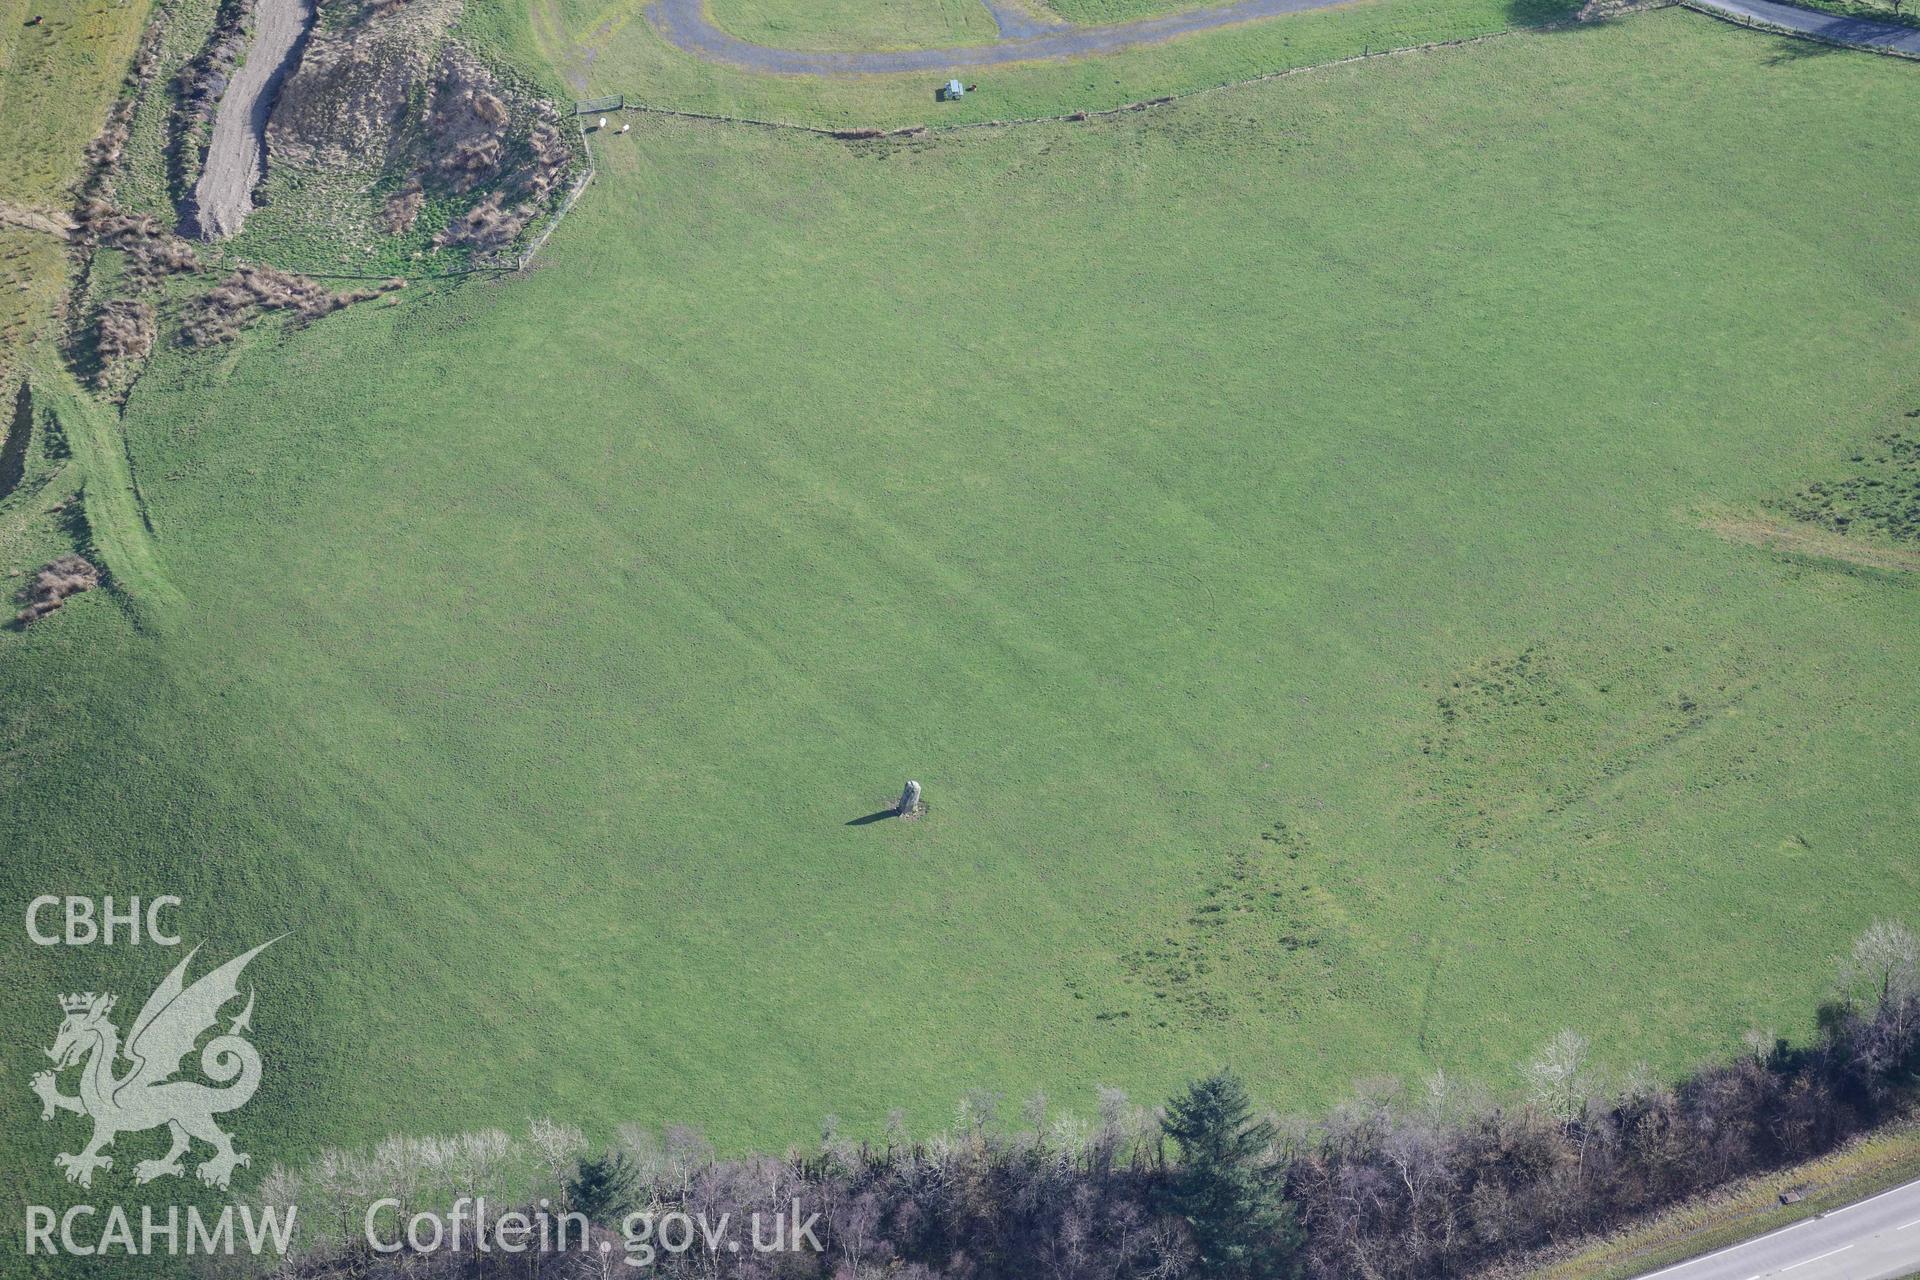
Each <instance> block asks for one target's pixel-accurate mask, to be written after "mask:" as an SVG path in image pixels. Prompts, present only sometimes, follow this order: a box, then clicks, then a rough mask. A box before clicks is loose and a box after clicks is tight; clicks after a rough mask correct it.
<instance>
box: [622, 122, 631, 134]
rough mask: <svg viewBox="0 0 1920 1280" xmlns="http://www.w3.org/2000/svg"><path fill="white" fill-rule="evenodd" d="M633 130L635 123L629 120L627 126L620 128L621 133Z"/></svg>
mask: <svg viewBox="0 0 1920 1280" xmlns="http://www.w3.org/2000/svg"><path fill="white" fill-rule="evenodd" d="M631 128H633V121H631V120H629V121H627V122H626V123H625V124H623V125H621V126H620V132H622V133H625V132H626V131H627V130H629V129H631Z"/></svg>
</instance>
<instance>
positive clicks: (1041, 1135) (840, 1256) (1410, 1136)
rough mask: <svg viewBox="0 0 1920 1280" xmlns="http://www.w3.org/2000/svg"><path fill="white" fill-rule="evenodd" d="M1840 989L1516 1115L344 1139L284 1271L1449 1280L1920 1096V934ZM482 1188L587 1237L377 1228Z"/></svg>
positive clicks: (383, 1277) (983, 1121)
mask: <svg viewBox="0 0 1920 1280" xmlns="http://www.w3.org/2000/svg"><path fill="white" fill-rule="evenodd" d="M1840 978H1841V994H1840V996H1839V998H1837V999H1836V1000H1834V1001H1832V1002H1831V1003H1829V1004H1828V1005H1826V1006H1824V1007H1823V1008H1822V1010H1821V1011H1820V1033H1819V1036H1818V1038H1817V1039H1816V1040H1815V1041H1814V1042H1813V1043H1811V1044H1808V1045H1803V1046H1794V1045H1791V1044H1789V1043H1788V1042H1786V1041H1784V1040H1780V1039H1777V1038H1775V1037H1774V1036H1772V1035H1770V1034H1761V1033H1754V1034H1751V1035H1749V1037H1748V1039H1747V1050H1746V1052H1744V1053H1743V1054H1742V1055H1741V1056H1740V1057H1739V1058H1737V1059H1736V1060H1734V1061H1732V1062H1726V1063H1721V1064H1718V1065H1714V1066H1711V1067H1708V1068H1705V1069H1702V1070H1700V1071H1698V1072H1696V1073H1694V1074H1693V1075H1691V1076H1689V1077H1688V1078H1686V1079H1684V1080H1682V1081H1681V1082H1679V1083H1678V1084H1662V1083H1658V1082H1654V1081H1652V1080H1650V1079H1630V1080H1628V1081H1627V1082H1625V1083H1624V1084H1620V1085H1616V1086H1613V1087H1603V1086H1602V1084H1601V1082H1600V1080H1599V1077H1598V1076H1597V1074H1596V1073H1595V1071H1594V1069H1593V1067H1592V1066H1591V1063H1590V1060H1589V1054H1588V1047H1587V1045H1586V1042H1585V1041H1584V1040H1582V1039H1581V1038H1580V1037H1578V1036H1576V1035H1573V1034H1572V1033H1562V1034H1561V1035H1559V1036H1556V1037H1554V1039H1553V1041H1552V1042H1550V1043H1549V1045H1548V1046H1547V1047H1546V1049H1545V1050H1544V1051H1543V1052H1542V1053H1541V1054H1540V1056H1539V1057H1538V1058H1537V1059H1535V1060H1534V1061H1533V1062H1530V1063H1528V1064H1527V1065H1526V1066H1525V1067H1524V1068H1523V1075H1524V1077H1525V1079H1526V1080H1527V1085H1528V1093H1527V1097H1526V1100H1525V1101H1524V1102H1523V1103H1522V1104H1520V1105H1514V1106H1504V1105H1499V1104H1497V1103H1493V1102H1490V1101H1488V1100H1486V1099H1485V1098H1484V1097H1482V1096H1479V1095H1478V1094H1477V1093H1476V1092H1475V1091H1474V1090H1471V1089H1469V1088H1464V1087H1462V1086H1460V1085H1458V1084H1456V1083H1454V1082H1451V1081H1449V1080H1448V1079H1446V1078H1445V1077H1444V1076H1440V1075H1436V1076H1434V1077H1432V1078H1431V1079H1429V1080H1428V1081H1426V1082H1424V1083H1423V1084H1422V1085H1421V1086H1419V1087H1416V1088H1409V1087H1406V1086H1403V1085H1401V1084H1398V1083H1381V1084H1374V1085H1369V1086H1366V1087H1363V1088H1362V1089H1361V1090H1360V1091H1359V1094H1360V1096H1359V1097H1358V1098H1357V1099H1356V1100H1354V1101H1352V1102H1349V1103H1347V1104H1345V1105H1342V1106H1341V1107H1338V1108H1336V1109H1335V1110H1334V1111H1332V1112H1331V1113H1330V1114H1328V1115H1327V1116H1325V1117H1322V1118H1320V1119H1318V1120H1315V1121H1312V1122H1293V1123H1284V1122H1281V1121H1279V1120H1277V1119H1276V1118H1274V1117H1272V1116H1267V1115H1261V1114H1259V1113H1257V1112H1256V1110H1255V1108H1254V1106H1253V1104H1252V1103H1251V1102H1250V1101H1249V1099H1248V1097H1247V1094H1246V1091H1245V1089H1244V1088H1243V1087H1242V1086H1241V1084H1240V1082H1239V1081H1238V1080H1236V1079H1235V1078H1234V1077H1233V1076H1232V1075H1231V1074H1230V1073H1224V1072H1223V1073H1221V1074H1219V1075H1216V1076H1212V1077H1209V1078H1208V1079H1205V1080H1201V1081H1197V1082H1195V1083H1194V1084H1192V1085H1190V1086H1189V1087H1188V1088H1187V1089H1186V1090H1184V1091H1183V1092H1182V1093H1181V1094H1180V1095H1178V1096H1177V1097H1175V1098H1174V1099H1172V1100H1171V1101H1170V1102H1169V1103H1168V1104H1167V1105H1166V1106H1164V1107H1162V1108H1157V1109H1154V1110H1151V1111H1149V1110H1147V1109H1144V1108H1140V1107H1135V1106H1133V1105H1131V1104H1130V1103H1129V1102H1128V1101H1127V1099H1126V1097H1125V1096H1124V1095H1123V1094H1121V1093H1119V1092H1118V1091H1115V1090H1102V1091H1101V1093H1100V1100H1099V1114H1098V1117H1097V1118H1096V1119H1095V1120H1094V1121H1092V1122H1082V1121H1078V1120H1076V1119H1074V1118H1072V1117H1068V1116H1060V1115H1057V1114H1055V1113H1054V1112H1053V1111H1052V1110H1051V1109H1050V1108H1049V1107H1048V1105H1047V1102H1046V1100H1045V1099H1044V1098H1036V1099H1033V1100H1031V1101H1030V1102H1028V1103H1027V1104H1026V1106H1025V1107H1024V1109H1023V1111H1022V1113H1021V1115H1020V1116H1019V1118H1018V1119H1017V1120H1012V1121H1008V1122H1003V1121H1002V1119H1001V1117H1000V1115H999V1100H998V1099H997V1098H995V1097H993V1096H990V1095H984V1094H973V1095H970V1096H969V1097H968V1098H967V1099H965V1100H964V1101H963V1102H962V1103H961V1105H960V1108H959V1114H958V1116H957V1118H956V1121H955V1123H954V1125H953V1127H952V1129H951V1130H950V1131H949V1132H947V1133H945V1134H941V1135H939V1136H937V1137H935V1138H932V1139H930V1140H924V1141H914V1140H910V1139H909V1138H908V1137H907V1136H906V1134H905V1133H904V1131H903V1127H902V1126H901V1124H900V1122H899V1120H898V1118H897V1117H896V1118H895V1120H894V1121H893V1122H892V1123H891V1124H890V1125H889V1127H888V1133H887V1136H886V1137H885V1139H884V1140H883V1141H881V1142H878V1143H856V1142H853V1141H850V1140H848V1139H846V1138H845V1137H843V1136H842V1135H841V1134H840V1133H839V1132H838V1128H837V1126H836V1125H835V1124H833V1123H832V1122H831V1121H829V1123H828V1124H827V1126H826V1129H825V1132H824V1134H823V1138H822V1142H821V1144H820V1147H819V1149H818V1150H817V1151H813V1152H810V1153H798V1152H790V1153H789V1154H788V1155H786V1156H785V1157H780V1158H776V1157H771V1156H747V1157H742V1158H737V1159H719V1158H717V1157H716V1156H715V1154H714V1152H713V1150H712V1148H711V1147H709V1146H708V1145H707V1144H706V1143H704V1142H703V1141H702V1140H701V1139H700V1138H699V1137H698V1136H697V1135H696V1134H694V1133H692V1132H691V1131H688V1130H685V1129H669V1130H667V1131H665V1132H664V1133H662V1134H658V1135H655V1134H653V1133H651V1132H648V1131H643V1130H638V1129H623V1130H622V1131H621V1135H620V1143H619V1147H618V1148H617V1149H616V1150H615V1151H613V1152H609V1153H605V1154H599V1153H594V1152H591V1151H589V1150H588V1145H587V1143H586V1140H585V1138H584V1137H583V1136H582V1135H581V1133H580V1132H579V1131H578V1130H575V1129H572V1128H569V1127H566V1126H563V1125H557V1124H553V1123H551V1122H545V1121H540V1122H535V1123H534V1125H533V1126H532V1127H531V1128H530V1130H529V1132H528V1134H527V1136H526V1137H525V1138H524V1139H517V1140H516V1139H511V1138H508V1137H507V1136H506V1135H505V1134H503V1133H498V1132H490V1133H484V1134H470V1135H464V1136H462V1137H459V1138H454V1139H440V1140H434V1139H429V1140H416V1139H398V1138H396V1139H389V1140H388V1141H387V1142H385V1143H383V1144H381V1146H380V1147H378V1148H376V1149H375V1150H374V1151H373V1152H371V1153H367V1154H364V1155H357V1156H356V1155H343V1154H340V1153H331V1154H329V1155H328V1156H327V1157H326V1158H324V1159H323V1160H322V1161H320V1162H319V1163H318V1164H316V1165H315V1166H314V1167H313V1168H311V1169H309V1170H307V1171H306V1172H305V1173H304V1174H302V1175H300V1176H298V1177H295V1176H293V1175H290V1174H288V1173H286V1172H284V1171H280V1170H276V1171H275V1172H274V1174H273V1175H272V1176H271V1177H269V1179H268V1180H267V1183H266V1185H264V1186H263V1188H262V1197H263V1198H264V1199H266V1200H268V1201H269V1202H275V1203H298V1204H299V1205H300V1206H301V1219H302V1223H303V1230H304V1232H305V1235H304V1242H303V1247H302V1249H301V1251H300V1252H299V1253H298V1254H297V1255H295V1256H294V1257H291V1258H289V1259H288V1260H287V1261H286V1263H285V1266H284V1270H285V1271H286V1273H287V1274H289V1275H300V1276H306V1277H315V1278H318V1277H326V1278H329V1280H333V1278H338V1280H345V1278H346V1277H368V1278H370V1280H388V1278H392V1280H398V1278H399V1277H441V1276H448V1277H450V1276H456V1275H457V1276H463V1277H467V1276H471V1277H483V1276H501V1277H510V1276H511V1277H518V1276H527V1277H546V1278H549V1280H569V1278H571V1277H578V1276H593V1277H605V1276H611V1275H632V1274H662V1275H670V1276H711V1277H721V1276H726V1277H741V1278H743V1280H749V1278H751V1280H759V1278H762V1277H764V1278H765V1280H858V1278H859V1277H867V1276H890V1277H899V1278H901V1280H933V1278H935V1277H942V1278H950V1280H987V1278H989V1277H1008V1278H1010V1280H1031V1278H1035V1277H1050V1278H1054V1280H1182V1278H1184V1277H1194V1278H1195V1280H1289V1278H1295V1277H1298V1278H1301V1280H1445V1278H1447V1277H1460V1276H1468V1275H1472V1274H1474V1273H1476V1272H1478V1271H1481V1270H1483V1269H1484V1268H1486V1267H1487V1266H1489V1265H1490V1264H1492V1263H1494V1262H1497V1261H1499V1260H1501V1259H1503V1258H1508V1257H1512V1256H1514V1255H1516V1254H1519V1253H1522V1252H1524V1251H1528V1250H1533V1249H1537V1248H1540V1247H1542V1246H1545V1245H1549V1244H1552V1243H1555V1242H1560V1241H1564V1240H1568V1239H1571V1238H1574V1237H1576V1236H1580V1235H1584V1234H1587V1233H1589V1232H1593V1231H1598V1230H1604V1229H1607V1228H1610V1227H1613V1226H1616V1225H1618V1224H1620V1223H1622V1222H1624V1221H1626V1220H1627V1219H1630V1218H1632V1217H1634V1216H1636V1215H1639V1214H1643V1213H1647V1212H1649V1211H1651V1210H1655V1209H1659V1208H1661V1207H1663V1206H1666V1205H1670V1204H1673V1203H1675V1202H1676V1201H1680V1200H1683V1199H1685V1198H1687V1197H1690V1196H1694V1195H1697V1194H1699V1193H1701V1192H1704V1191H1706V1190H1709V1189H1711V1188H1714V1187H1717V1186H1720V1185H1722V1184H1724V1183H1726V1182H1728V1181H1730V1180H1732V1179H1736V1178H1739V1177H1742V1176H1745V1175H1748V1174H1752V1173H1755V1172H1758V1171H1762V1170H1766V1169H1771V1168H1777V1167H1780V1166H1783V1165H1787V1164H1791V1163H1795V1162H1798V1161H1802V1160H1806V1159H1808V1158H1811V1157H1814V1156H1817V1155H1820V1154H1821V1153H1823V1152H1826V1151H1830V1150H1832V1149H1833V1148H1834V1147H1835V1146H1837V1145H1838V1144H1840V1143H1841V1142H1843V1141H1845V1140H1846V1139H1847V1138H1849V1137H1851V1136H1853V1135H1856V1134H1858V1133H1860V1132H1862V1131H1863V1130H1865V1129H1868V1128H1870V1127H1872V1126H1873V1125H1875V1124H1878V1123H1881V1122H1883V1121H1885V1120H1886V1119H1888V1118H1889V1117H1890V1116H1892V1115H1894V1114H1896V1113H1897V1112H1901V1111H1904V1110H1905V1109H1906V1108H1907V1107H1908V1106H1910V1104H1911V1102H1912V1099H1913V1089H1914V1087H1915V1084H1916V1076H1917V1075H1920V942H1916V940H1915V937H1914V935H1913V933H1912V932H1911V931H1909V930H1908V929H1906V928H1905V927H1903V926H1901V925H1897V924H1876V925H1874V926H1873V927H1872V928H1871V929H1869V930H1868V931H1867V932H1866V933H1865V934H1863V935H1862V936H1861V938H1860V939H1859V941H1858V942H1857V944H1856V945H1855V947H1854V949H1853V952H1852V953H1851V955H1850V956H1849V957H1848V959H1847V961H1846V962H1845V964H1844V965H1843V966H1842V972H1841V975H1840ZM481 1195H485V1196H488V1197H489V1198H490V1199H491V1201H492V1203H493V1204H494V1205H496V1206H500V1207H501V1208H505V1207H507V1206H509V1205H513V1204H518V1205H519V1206H520V1207H521V1208H522V1209H526V1208H528V1207H530V1206H532V1205H535V1204H537V1203H541V1202H543V1201H544V1202H550V1203H551V1206H552V1211H553V1212H556V1213H557V1212H561V1211H563V1210H569V1209H570V1210H573V1211H576V1212H578V1213H580V1214H581V1215H582V1219H583V1220H586V1219H590V1220H591V1221H592V1223H593V1227H592V1231H591V1233H590V1234H589V1236H588V1238H587V1240H586V1242H585V1247H581V1248H576V1249H575V1250H574V1251H572V1252H569V1253H566V1254H561V1255H555V1254H544V1255H543V1254H537V1253H536V1254H522V1255H517V1256H515V1255H503V1254H500V1253H498V1252H495V1253H492V1254H482V1253H478V1252H475V1251H474V1250H473V1249H472V1248H471V1247H470V1246H469V1247H466V1248H463V1249H457V1250H456V1249H448V1248H441V1249H438V1250H435V1251H430V1252H415V1251H412V1250H405V1251H402V1252H400V1253H397V1254H387V1255H376V1254H375V1253H374V1252H373V1250H371V1249H370V1248H369V1247H368V1246H367V1244H366V1242H365V1238H364V1231H363V1228H362V1222H363V1219H364V1213H365V1207H366V1206H367V1205H368V1204H369V1203H371V1202H372V1201H373V1200H375V1199H377V1198H380V1197H391V1198H393V1199H394V1200H397V1201H398V1202H399V1203H400V1205H401V1210H400V1211H399V1213H397V1214H395V1215H393V1216H392V1218H391V1219H390V1221H392V1220H397V1219H398V1218H399V1217H400V1216H402V1215H404V1214H405V1213H408V1212H411V1211H412V1210H413V1209H415V1208H425V1207H430V1206H434V1205H445V1204H447V1203H450V1202H451V1201H453V1200H454V1199H456V1198H458V1197H462V1196H468V1197H475V1196H481ZM633 1213H641V1214H645V1215H648V1216H649V1218H650V1219H653V1220H657V1219H658V1218H659V1217H660V1216H661V1215H662V1214H666V1213H683V1214H686V1215H688V1216H689V1217H693V1218H698V1219H702V1220H704V1221H706V1222H708V1223H713V1222H719V1221H722V1220H723V1218H724V1219H727V1220H731V1221H732V1222H733V1223H735V1224H741V1223H745V1222H746V1221H748V1220H749V1219H750V1218H751V1216H752V1215H753V1214H755V1213H760V1214H762V1215H764V1216H767V1217H771V1216H772V1215H774V1214H776V1213H792V1214H807V1215H815V1214H817V1215H818V1219H817V1225H816V1226H814V1227H813V1229H812V1234H813V1235H814V1236H815V1237H817V1239H818V1241H819V1245H820V1247H819V1249H818V1250H817V1251H816V1250H814V1249H811V1248H808V1249H804V1250H796V1251H788V1252H780V1253H765V1254H762V1253H758V1252H754V1251H752V1250H743V1251H728V1250H724V1249H721V1250H712V1251H709V1250H707V1249H705V1248H700V1247H695V1248H691V1249H689V1250H687V1251H685V1252H681V1253H667V1252H662V1253H660V1254H658V1256H656V1257H655V1258H653V1260H652V1263H651V1265H652V1266H653V1267H654V1268H655V1270H654V1271H653V1272H651V1273H647V1272H636V1271H634V1270H633V1269H630V1268H628V1267H626V1266H624V1265H622V1263H623V1261H624V1258H625V1256H626V1250H627V1246H628V1245H629V1244H630V1243H631V1240H630V1239H629V1237H630V1235H631V1228H630V1227H629V1228H628V1230H627V1231H625V1232H623V1230H622V1219H623V1218H626V1217H627V1215H629V1214H633ZM603 1241H604V1242H605V1243H606V1244H607V1245H608V1249H607V1250H606V1251H601V1250H600V1249H599V1247H598V1246H599V1244H600V1243H601V1242H603Z"/></svg>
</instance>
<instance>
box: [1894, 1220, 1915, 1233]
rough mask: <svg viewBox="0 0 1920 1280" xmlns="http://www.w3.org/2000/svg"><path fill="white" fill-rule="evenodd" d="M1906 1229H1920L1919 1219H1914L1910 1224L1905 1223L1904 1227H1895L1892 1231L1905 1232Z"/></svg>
mask: <svg viewBox="0 0 1920 1280" xmlns="http://www.w3.org/2000/svg"><path fill="white" fill-rule="evenodd" d="M1907 1227H1920V1218H1915V1219H1914V1220H1913V1221H1912V1222H1909V1223H1906V1224H1905V1225H1904V1226H1898V1227H1895V1228H1894V1230H1895V1231H1905V1230H1906V1229H1907Z"/></svg>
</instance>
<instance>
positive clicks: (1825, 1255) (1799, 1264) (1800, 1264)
mask: <svg viewBox="0 0 1920 1280" xmlns="http://www.w3.org/2000/svg"><path fill="white" fill-rule="evenodd" d="M1851 1248H1853V1246H1852V1245H1850V1244H1843V1245H1841V1246H1840V1247H1839V1248H1838V1249H1835V1250H1834V1251H1833V1252H1832V1253H1823V1254H1821V1255H1820V1256H1819V1257H1817V1258H1808V1259H1807V1260H1806V1261H1805V1262H1796V1263H1794V1264H1793V1265H1792V1266H1790V1267H1782V1268H1780V1274H1781V1275H1785V1274H1787V1272H1789V1271H1798V1270H1799V1269H1800V1268H1801V1267H1810V1266H1812V1265H1813V1264H1814V1263H1816V1262H1824V1261H1826V1260H1827V1259H1828V1258H1831V1257H1833V1256H1835V1255H1836V1254H1842V1253H1845V1252H1846V1251H1847V1250H1849V1249H1851Z"/></svg>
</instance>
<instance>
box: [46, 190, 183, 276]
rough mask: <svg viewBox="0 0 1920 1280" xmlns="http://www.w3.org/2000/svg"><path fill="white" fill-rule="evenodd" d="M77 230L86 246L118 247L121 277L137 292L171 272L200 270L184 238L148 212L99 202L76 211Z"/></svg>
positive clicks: (88, 203) (90, 203)
mask: <svg viewBox="0 0 1920 1280" xmlns="http://www.w3.org/2000/svg"><path fill="white" fill-rule="evenodd" d="M76 212H77V214H78V226H77V231H78V234H79V237H80V239H81V241H82V243H83V244H84V245H85V246H86V247H88V248H106V249H117V250H119V251H120V252H121V253H122V254H124V255H125V260H124V266H123V268H122V272H121V276H122V279H124V280H125V281H126V282H127V283H128V284H129V286H130V287H131V288H132V289H133V290H134V291H135V292H136V293H145V292H147V291H149V290H151V289H153V288H154V287H156V286H157V285H158V284H159V283H160V281H162V280H163V279H165V278H166V277H168V276H171V275H181V274H184V273H186V272H189V271H198V270H199V269H200V257H199V255H198V254H197V253H196V252H195V251H194V248H193V246H192V245H191V244H189V243H188V242H187V241H185V240H183V239H181V238H180V237H179V236H177V235H175V234H174V233H173V232H172V231H170V230H168V229H167V228H166V227H164V226H162V225H161V223H160V221H159V220H158V219H157V218H155V217H153V216H152V215H151V214H146V213H126V212H124V211H122V210H119V209H115V208H113V207H112V206H111V205H108V204H106V203H104V202H102V201H90V202H87V203H84V204H82V205H81V206H80V208H79V209H78V210H77V211H76Z"/></svg>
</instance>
